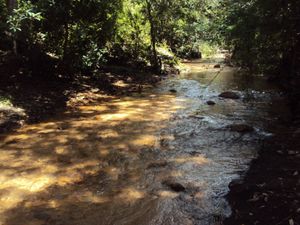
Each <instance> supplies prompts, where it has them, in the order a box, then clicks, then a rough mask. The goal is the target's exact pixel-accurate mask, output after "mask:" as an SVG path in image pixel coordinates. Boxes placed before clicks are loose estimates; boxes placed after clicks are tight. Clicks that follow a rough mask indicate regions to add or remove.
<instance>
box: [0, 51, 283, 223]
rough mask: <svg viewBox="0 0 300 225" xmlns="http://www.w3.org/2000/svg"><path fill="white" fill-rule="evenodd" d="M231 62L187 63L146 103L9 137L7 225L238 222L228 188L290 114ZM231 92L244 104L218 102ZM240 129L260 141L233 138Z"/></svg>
mask: <svg viewBox="0 0 300 225" xmlns="http://www.w3.org/2000/svg"><path fill="white" fill-rule="evenodd" d="M222 61H223V58H222V56H220V58H214V59H211V60H206V61H195V62H190V63H186V67H187V68H188V69H189V71H188V72H185V73H183V74H182V75H181V76H179V77H176V78H170V79H168V80H164V81H163V82H161V84H160V85H159V86H158V87H157V88H155V89H151V90H148V91H147V92H145V93H143V94H136V95H134V96H131V97H122V98H115V97H109V96H107V100H106V101H104V102H102V103H101V102H99V104H97V105H89V106H82V107H79V108H78V110H76V111H70V112H65V113H63V114H61V115H59V116H57V117H55V118H53V119H52V120H49V121H46V122H43V123H39V124H35V125H27V126H25V127H23V128H22V129H20V130H18V131H17V132H15V133H13V134H10V135H7V136H2V139H1V140H2V142H1V145H0V168H1V172H0V224H1V225H21V224H26V225H43V224H51V225H194V224H199V225H206V224H207V225H215V224H220V221H222V219H223V218H224V217H226V216H228V215H230V212H231V211H230V207H229V206H228V204H227V202H226V201H225V198H224V196H225V195H226V194H227V193H228V184H229V183H230V181H232V180H233V179H235V178H238V177H239V176H241V174H243V173H244V172H245V171H246V170H247V168H248V167H249V163H250V162H251V160H252V159H254V158H255V157H256V155H257V150H258V149H259V147H260V145H261V140H263V139H264V138H265V137H266V136H269V135H271V133H270V131H269V130H268V129H267V127H268V124H270V123H273V122H274V121H276V119H277V116H276V115H277V114H278V115H279V114H280V109H281V107H280V105H277V106H274V103H273V104H272V102H274V99H276V98H278V99H279V98H280V94H279V93H278V91H277V89H276V88H275V87H273V86H272V85H270V84H269V83H267V82H266V81H265V80H264V79H263V78H262V77H259V76H246V75H243V74H241V73H239V72H238V71H237V70H236V69H235V68H231V67H226V66H225V65H224V64H222ZM216 63H221V64H222V66H221V69H218V68H214V65H215V64H216ZM219 71H220V73H219V75H218V76H216V74H217V73H218V72H219ZM170 89H175V90H176V91H177V93H171V92H170V91H169V90H170ZM228 90H235V91H237V92H239V93H240V94H241V96H242V98H241V99H240V100H229V99H221V98H219V97H218V95H219V94H220V93H221V92H222V91H228ZM208 100H212V101H215V102H216V105H215V106H208V105H207V104H206V101H208ZM274 108H275V109H276V110H274ZM274 111H276V113H277V114H274V113H273V112H274ZM270 115H272V116H270ZM231 124H249V125H251V126H253V127H254V129H255V131H254V132H252V133H249V134H240V133H236V132H231V131H228V130H227V129H226V128H225V127H226V126H227V125H231ZM166 181H168V182H169V183H170V182H175V183H179V184H181V185H182V186H184V187H185V191H182V192H176V191H174V190H172V189H171V188H170V187H168V185H166V184H165V183H166Z"/></svg>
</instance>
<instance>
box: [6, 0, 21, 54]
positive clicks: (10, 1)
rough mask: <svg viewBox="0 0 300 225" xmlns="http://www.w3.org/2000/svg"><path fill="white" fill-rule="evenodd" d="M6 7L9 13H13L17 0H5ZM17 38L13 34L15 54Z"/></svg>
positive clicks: (15, 52) (16, 6)
mask: <svg viewBox="0 0 300 225" xmlns="http://www.w3.org/2000/svg"><path fill="white" fill-rule="evenodd" d="M6 7H7V10H8V12H9V14H10V15H11V14H13V12H14V9H17V8H18V1H17V0H6ZM16 39H17V38H16V37H15V36H14V37H13V52H14V54H15V55H17V54H18V50H17V49H18V48H17V40H16Z"/></svg>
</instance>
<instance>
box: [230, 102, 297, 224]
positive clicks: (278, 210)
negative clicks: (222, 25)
mask: <svg viewBox="0 0 300 225" xmlns="http://www.w3.org/2000/svg"><path fill="white" fill-rule="evenodd" d="M293 105H294V103H293ZM292 110H293V111H292V116H291V117H290V119H289V120H287V121H285V122H284V123H281V124H280V126H279V127H278V128H277V132H275V133H274V135H273V136H272V137H270V138H268V139H266V140H265V141H264V144H263V146H262V148H261V150H260V152H259V156H258V158H257V159H256V160H254V161H253V162H252V164H251V167H250V169H249V171H248V172H247V174H246V175H245V177H244V178H243V179H240V180H236V181H233V182H232V183H231V184H230V185H229V187H230V193H229V195H228V196H227V197H228V200H229V203H230V205H231V207H232V212H233V214H232V215H231V216H230V217H229V218H228V219H226V220H225V222H224V224H225V225H241V224H244V225H254V224H255V225H284V224H287V225H296V224H300V176H299V174H300V164H299V160H300V128H299V127H300V116H299V115H300V114H299V109H298V110H297V109H295V108H293V107H292ZM297 112H298V113H297Z"/></svg>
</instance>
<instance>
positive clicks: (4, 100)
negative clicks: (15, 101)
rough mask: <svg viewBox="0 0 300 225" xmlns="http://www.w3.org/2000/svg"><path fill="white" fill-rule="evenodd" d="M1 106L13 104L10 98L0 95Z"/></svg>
mask: <svg viewBox="0 0 300 225" xmlns="http://www.w3.org/2000/svg"><path fill="white" fill-rule="evenodd" d="M1 106H2V107H3V106H12V103H11V100H10V98H8V97H5V96H1V95H0V107H1Z"/></svg>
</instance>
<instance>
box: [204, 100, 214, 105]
mask: <svg viewBox="0 0 300 225" xmlns="http://www.w3.org/2000/svg"><path fill="white" fill-rule="evenodd" d="M206 104H207V105H215V104H216V103H215V102H214V101H207V102H206Z"/></svg>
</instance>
